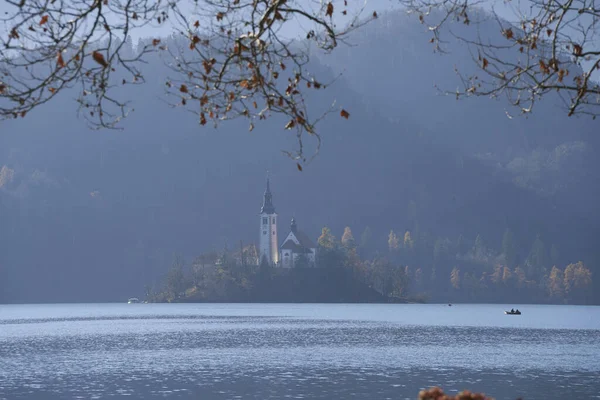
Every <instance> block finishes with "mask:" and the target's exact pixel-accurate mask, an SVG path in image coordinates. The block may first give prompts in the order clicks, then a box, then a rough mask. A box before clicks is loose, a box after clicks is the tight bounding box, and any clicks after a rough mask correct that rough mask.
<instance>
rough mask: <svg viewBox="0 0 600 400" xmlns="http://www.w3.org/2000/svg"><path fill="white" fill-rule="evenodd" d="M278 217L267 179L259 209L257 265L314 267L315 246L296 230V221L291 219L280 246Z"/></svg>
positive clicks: (307, 237)
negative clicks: (288, 229) (258, 252)
mask: <svg viewBox="0 0 600 400" xmlns="http://www.w3.org/2000/svg"><path fill="white" fill-rule="evenodd" d="M277 220H278V216H277V213H276V212H275V206H274V205H273V195H272V194H271V185H270V182H269V178H267V188H266V190H265V194H264V196H263V205H262V208H261V209H260V246H259V247H260V256H259V264H260V263H262V262H266V263H267V264H269V265H272V266H275V267H282V268H292V267H295V266H297V267H300V266H302V267H314V266H315V258H316V257H315V256H316V254H317V246H316V245H315V243H314V242H313V241H312V240H311V239H310V237H309V236H308V235H306V234H305V233H304V232H302V231H300V230H298V226H297V224H296V219H295V218H292V222H291V224H290V231H289V233H288V234H287V235H286V236H285V239H284V241H283V243H282V244H281V246H279V239H278V234H277Z"/></svg>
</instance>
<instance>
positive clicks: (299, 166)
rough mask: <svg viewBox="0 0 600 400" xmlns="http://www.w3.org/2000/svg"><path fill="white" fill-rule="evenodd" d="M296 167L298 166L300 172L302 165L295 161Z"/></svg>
mask: <svg viewBox="0 0 600 400" xmlns="http://www.w3.org/2000/svg"><path fill="white" fill-rule="evenodd" d="M296 167H297V168H298V171H300V172H302V165H300V163H296Z"/></svg>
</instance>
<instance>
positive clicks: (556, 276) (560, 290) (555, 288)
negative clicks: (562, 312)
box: [548, 265, 565, 298]
mask: <svg viewBox="0 0 600 400" xmlns="http://www.w3.org/2000/svg"><path fill="white" fill-rule="evenodd" d="M548 293H549V294H550V296H552V297H556V298H562V297H563V296H564V293H565V291H564V274H563V271H561V270H560V269H558V268H557V267H556V265H555V266H554V267H552V269H551V270H550V276H549V277H548Z"/></svg>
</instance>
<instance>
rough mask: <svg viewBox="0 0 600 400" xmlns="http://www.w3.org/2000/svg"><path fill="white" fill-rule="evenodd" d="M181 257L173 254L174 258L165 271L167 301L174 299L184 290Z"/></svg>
mask: <svg viewBox="0 0 600 400" xmlns="http://www.w3.org/2000/svg"><path fill="white" fill-rule="evenodd" d="M183 266H184V262H183V258H181V257H180V256H175V260H174V261H173V264H172V265H171V268H170V269H169V272H168V273H167V296H168V301H176V300H178V299H179V298H180V297H181V294H182V292H183V291H184V290H185V275H184V273H183Z"/></svg>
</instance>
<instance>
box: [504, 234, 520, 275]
mask: <svg viewBox="0 0 600 400" xmlns="http://www.w3.org/2000/svg"><path fill="white" fill-rule="evenodd" d="M502 253H503V254H504V260H505V261H506V266H507V267H509V268H512V267H513V266H514V265H515V264H516V261H517V249H516V247H515V238H514V235H513V233H512V232H511V230H510V229H506V231H504V236H503V237H502Z"/></svg>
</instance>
